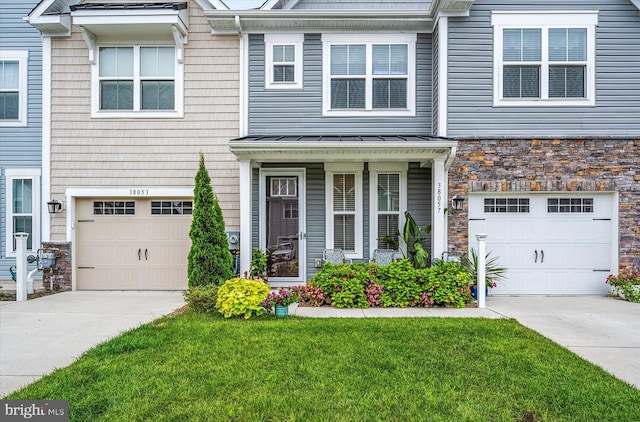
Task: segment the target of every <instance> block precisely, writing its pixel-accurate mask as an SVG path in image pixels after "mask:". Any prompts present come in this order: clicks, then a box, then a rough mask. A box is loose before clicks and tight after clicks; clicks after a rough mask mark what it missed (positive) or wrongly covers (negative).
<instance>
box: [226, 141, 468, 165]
mask: <svg viewBox="0 0 640 422" xmlns="http://www.w3.org/2000/svg"><path fill="white" fill-rule="evenodd" d="M457 144H458V143H457V142H456V141H451V140H449V139H447V138H442V137H437V136H429V135H268V136H265V135H252V136H245V137H242V138H236V139H232V140H230V141H229V149H230V150H231V152H232V153H233V154H235V155H236V157H237V158H238V159H239V160H252V161H256V162H286V161H292V160H295V161H296V162H300V161H306V162H324V161H349V162H354V161H378V162H380V161H413V162H421V163H422V164H423V165H427V164H428V163H430V162H431V161H432V160H433V159H436V158H441V159H445V160H446V161H447V163H450V162H451V161H452V160H453V157H454V156H455V152H456V146H457Z"/></svg>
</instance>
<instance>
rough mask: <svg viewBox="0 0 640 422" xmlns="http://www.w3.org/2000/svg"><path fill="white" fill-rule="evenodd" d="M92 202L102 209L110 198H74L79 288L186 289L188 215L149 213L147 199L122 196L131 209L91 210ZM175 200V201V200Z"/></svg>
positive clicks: (149, 206) (178, 202)
mask: <svg viewBox="0 0 640 422" xmlns="http://www.w3.org/2000/svg"><path fill="white" fill-rule="evenodd" d="M94 201H96V202H97V203H98V204H100V203H102V204H103V206H104V207H105V208H106V206H107V205H111V203H112V202H116V201H115V200H104V199H95V200H94V199H89V200H80V201H78V206H77V215H78V231H77V236H76V239H77V242H78V247H77V249H76V257H77V262H78V267H77V287H78V288H79V289H89V290H94V289H95V290H184V289H186V288H187V269H186V268H187V256H188V253H189V248H190V246H191V240H190V239H189V229H190V226H191V215H190V214H169V215H154V214H152V205H151V204H152V202H153V201H152V200H151V199H135V200H133V201H132V200H130V199H128V200H127V201H125V202H126V203H127V205H126V207H127V208H128V212H130V213H132V214H129V215H124V213H122V214H120V215H116V214H115V213H111V214H106V213H102V214H100V213H99V214H98V215H94ZM189 201H190V200H189ZM119 202H120V204H122V201H119ZM165 202H166V201H165ZM171 203H172V204H173V203H174V202H173V201H172V202H171ZM175 203H177V204H180V203H181V200H178V201H176V202H175ZM189 207H190V206H189ZM189 209H190V208H189ZM131 210H134V211H131Z"/></svg>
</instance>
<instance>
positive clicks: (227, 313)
mask: <svg viewBox="0 0 640 422" xmlns="http://www.w3.org/2000/svg"><path fill="white" fill-rule="evenodd" d="M269 290H270V289H269V285H268V284H267V283H265V282H264V281H262V280H252V279H246V278H238V277H237V278H233V279H231V280H227V281H225V282H224V284H223V285H222V286H220V287H219V288H218V300H217V302H216V308H217V309H218V312H220V313H221V314H222V315H224V317H225V318H231V317H234V316H242V317H244V318H246V319H249V318H251V317H252V316H254V315H262V314H263V313H264V311H265V309H264V308H263V307H262V302H263V301H264V298H265V297H267V295H268V294H269Z"/></svg>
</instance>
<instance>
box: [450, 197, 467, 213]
mask: <svg viewBox="0 0 640 422" xmlns="http://www.w3.org/2000/svg"><path fill="white" fill-rule="evenodd" d="M463 203H464V198H463V197H462V196H460V195H456V196H454V197H453V198H451V207H452V208H453V209H454V210H456V211H460V210H461V209H462V204H463Z"/></svg>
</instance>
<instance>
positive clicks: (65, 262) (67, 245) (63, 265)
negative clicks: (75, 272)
mask: <svg viewBox="0 0 640 422" xmlns="http://www.w3.org/2000/svg"><path fill="white" fill-rule="evenodd" d="M42 249H43V251H44V252H53V253H55V254H56V264H55V265H54V266H53V268H50V269H47V270H43V275H42V283H43V286H44V288H45V289H47V290H51V289H52V288H53V290H56V289H59V290H61V291H63V292H66V291H71V274H72V269H73V263H72V262H71V242H56V241H48V242H42Z"/></svg>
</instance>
